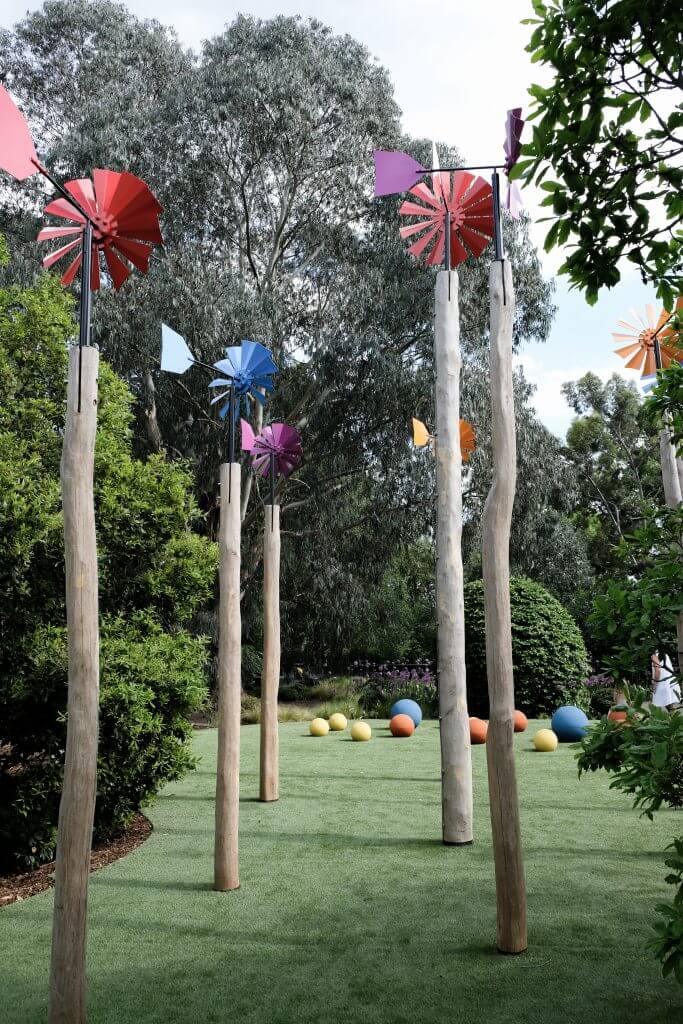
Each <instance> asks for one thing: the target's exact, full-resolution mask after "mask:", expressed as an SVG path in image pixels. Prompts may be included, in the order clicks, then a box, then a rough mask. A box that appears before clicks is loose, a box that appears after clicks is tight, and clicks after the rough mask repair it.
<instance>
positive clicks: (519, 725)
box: [512, 711, 529, 732]
mask: <svg viewBox="0 0 683 1024" xmlns="http://www.w3.org/2000/svg"><path fill="white" fill-rule="evenodd" d="M512 721H513V724H514V727H515V732H526V728H527V726H528V724H529V719H528V718H527V717H526V715H525V714H524V712H523V711H515V713H514V715H513V716H512Z"/></svg>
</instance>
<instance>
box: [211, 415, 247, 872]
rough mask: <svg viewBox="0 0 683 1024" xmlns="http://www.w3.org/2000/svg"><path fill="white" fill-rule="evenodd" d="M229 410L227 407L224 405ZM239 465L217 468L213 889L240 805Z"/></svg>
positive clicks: (235, 860) (231, 860) (225, 862)
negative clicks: (217, 620) (216, 702)
mask: <svg viewBox="0 0 683 1024" xmlns="http://www.w3.org/2000/svg"><path fill="white" fill-rule="evenodd" d="M230 415H231V416H232V408H231V409H230ZM240 494H241V467H240V464H239V462H227V463H225V462H224V463H223V464H222V465H221V468H220V501H221V507H220V525H219V534H218V547H219V559H220V561H219V588H220V598H219V613H218V615H219V623H218V755H217V761H216V827H215V835H214V889H217V890H218V891H219V892H226V891H228V890H230V889H238V888H239V884H240V880H239V809H240V723H241V697H242V618H241V611H240V565H241V554H240V539H241V533H242V524H241V518H240Z"/></svg>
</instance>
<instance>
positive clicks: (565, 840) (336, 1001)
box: [0, 722, 683, 1024]
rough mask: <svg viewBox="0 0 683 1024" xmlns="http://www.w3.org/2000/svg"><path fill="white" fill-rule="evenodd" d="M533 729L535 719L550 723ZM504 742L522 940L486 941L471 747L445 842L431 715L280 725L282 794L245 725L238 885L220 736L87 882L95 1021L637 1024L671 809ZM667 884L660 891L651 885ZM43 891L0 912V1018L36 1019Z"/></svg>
mask: <svg viewBox="0 0 683 1024" xmlns="http://www.w3.org/2000/svg"><path fill="white" fill-rule="evenodd" d="M544 724H545V723H544ZM536 728H537V723H532V726H531V729H530V730H529V732H527V733H525V734H522V735H521V736H518V737H517V744H518V756H519V780H520V792H521V803H522V813H523V835H524V843H525V856H526V868H527V882H528V896H529V942H530V950H529V953H528V954H526V955H524V956H520V957H502V956H500V955H498V954H496V953H495V952H494V950H493V939H494V936H495V891H494V883H493V864H492V854H491V836H490V827H489V821H488V808H487V793H486V758H485V748H483V747H476V748H474V750H473V756H474V773H475V799H476V822H475V825H476V840H475V845H474V846H472V847H465V848H453V847H449V848H446V847H444V846H442V845H441V843H440V841H439V836H440V806H439V782H438V778H439V744H438V727H437V724H436V723H435V722H425V723H423V724H422V725H421V726H420V728H419V729H418V730H417V732H416V733H415V735H414V736H413V737H412V738H411V739H410V740H403V741H401V740H394V739H392V738H390V736H389V733H388V730H387V728H386V723H377V724H375V728H374V732H375V737H374V738H373V740H372V742H370V743H353V742H351V740H350V739H349V735H348V732H347V733H337V734H333V733H331V734H330V735H328V736H327V737H325V738H323V739H313V738H312V737H309V736H308V731H307V726H306V725H304V724H291V725H283V726H281V763H282V768H281V800H280V802H279V803H277V804H260V803H258V801H257V800H256V795H257V792H258V775H257V772H258V727H256V726H245V727H244V728H243V730H242V766H243V775H242V805H241V846H242V849H241V880H242V888H241V889H240V890H239V891H237V892H234V893H215V892H213V891H212V889H211V879H212V856H213V786H214V763H215V745H216V734H215V732H214V731H213V730H211V731H209V730H207V731H205V732H201V733H198V734H197V736H196V749H197V753H198V755H199V756H200V757H201V763H200V765H199V768H198V770H197V772H195V773H194V774H193V775H191V776H190V777H189V778H187V779H186V780H184V781H183V782H182V783H179V784H176V785H173V786H170V787H169V788H168V789H166V790H165V792H164V793H163V795H162V796H161V797H160V798H159V799H158V800H157V802H156V804H155V805H154V807H153V808H152V811H151V812H150V817H151V818H152V820H153V822H154V827H155V831H154V833H153V835H152V837H151V838H150V839H149V840H148V841H147V842H146V843H145V844H144V845H143V846H142V847H140V848H139V849H138V850H137V851H136V852H135V853H133V854H131V855H130V856H128V857H126V858H124V859H123V860H121V861H118V862H117V863H116V864H113V865H111V866H110V867H108V868H105V869H104V870H102V871H101V872H98V873H97V874H95V875H93V876H92V879H91V898H90V938H89V979H90V989H89V1000H90V1024H98V1022H107V1024H133V1022H136V1024H152V1022H154V1024H157V1022H158V1024H212V1022H218V1021H221V1022H223V1021H236V1022H239V1024H251V1022H258V1024H280V1022H283V1024H284V1022H287V1024H290V1022H291V1024H295V1022H296V1024H299V1022H316V1024H323V1022H324V1024H327V1022H335V1024H339V1022H343V1024H346V1022H349V1024H350V1022H354V1024H355V1022H359V1021H360V1022H372V1024H384V1022H387V1024H388V1022H392V1024H394V1022H396V1024H402V1022H405V1024H424V1022H444V1024H445V1022H448V1024H475V1022H477V1024H480V1022H481V1024H484V1022H486V1024H502V1022H505V1024H527V1022H528V1024H549V1022H562V1024H577V1022H586V1024H588V1022H590V1024H600V1022H610V1024H635V1022H639V1024H645V1022H648V1024H649V1022H654V1021H657V1022H669V1021H671V1022H673V1021H680V1020H681V1019H683V1017H682V1014H683V992H682V991H681V989H680V988H679V987H677V986H676V985H675V983H673V982H672V981H671V980H669V981H663V980H662V979H661V976H660V973H659V968H658V965H657V964H656V962H655V961H653V960H652V959H651V956H650V953H649V952H648V951H646V950H644V948H643V947H644V943H645V941H646V940H647V938H648V937H649V935H650V930H651V923H652V920H653V905H654V903H655V902H656V901H657V900H658V899H660V898H661V897H663V896H664V895H665V891H666V889H667V886H666V885H665V884H664V882H663V876H664V874H665V868H664V867H663V858H662V850H663V848H664V846H665V845H666V844H667V843H668V842H670V840H671V838H672V836H673V835H674V833H680V831H681V815H680V813H675V812H671V811H662V812H660V813H659V814H658V815H657V817H656V820H655V822H654V823H651V822H648V821H647V820H643V819H640V818H639V817H638V815H637V814H636V812H634V811H632V810H631V809H630V803H629V801H628V799H626V798H624V797H622V796H620V795H617V794H615V793H613V792H610V791H609V790H608V785H607V779H606V777H605V776H604V774H601V775H597V776H590V777H588V778H584V779H582V780H580V781H579V780H578V779H577V775H576V768H575V764H574V760H573V756H572V751H571V749H570V748H568V747H566V746H562V747H560V749H559V750H558V751H557V752H556V753H553V754H537V753H535V752H533V750H532V749H531V743H530V736H531V734H532V733H533V732H534V731H535V729H536ZM666 895H667V896H668V895H669V894H668V893H666ZM51 911H52V894H51V893H45V894H42V895H40V896H36V897H33V898H32V899H30V900H27V901H26V902H25V903H20V904H15V905H14V906H10V907H8V908H6V909H4V910H2V911H0V993H2V996H1V1004H0V1020H1V1021H2V1022H3V1024H34V1022H38V1021H41V1022H42V1021H44V1020H45V1019H46V1003H47V1000H46V991H47V974H48V959H49V943H50V924H51Z"/></svg>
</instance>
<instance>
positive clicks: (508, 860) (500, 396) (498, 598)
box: [482, 260, 527, 953]
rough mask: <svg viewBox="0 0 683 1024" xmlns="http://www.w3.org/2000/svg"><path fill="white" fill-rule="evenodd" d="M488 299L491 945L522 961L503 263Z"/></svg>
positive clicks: (509, 305) (506, 265) (511, 457)
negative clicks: (494, 925)
mask: <svg viewBox="0 0 683 1024" xmlns="http://www.w3.org/2000/svg"><path fill="white" fill-rule="evenodd" d="M503 274H504V275H505V298H506V301H505V304H504V303H503ZM490 294H491V363H490V375H491V424H492V435H493V482H492V484H491V490H490V491H489V494H488V497H487V499H486V505H485V507H484V515H483V523H482V564H483V576H484V610H485V615H486V671H487V675H488V687H489V731H488V736H487V740H486V760H487V764H488V778H489V803H490V808H491V827H492V830H493V853H494V860H495V870H496V902H497V910H498V934H497V945H498V949H499V950H500V951H501V952H502V953H522V952H523V951H524V950H525V949H526V948H527V933H526V887H525V882H524V863H523V860H522V841H521V834H520V823H519V804H518V797H517V777H516V773H515V751H514V744H513V736H514V728H513V712H514V705H515V693H514V678H513V670H512V631H511V620H510V523H511V520H512V506H513V503H514V499H515V484H516V477H517V453H516V440H515V407H514V397H513V389H512V327H513V321H514V313H515V304H514V303H515V298H514V291H513V286H512V271H511V268H510V262H509V261H508V260H504V261H503V262H502V263H501V262H494V263H493V264H492V266H491V274H490Z"/></svg>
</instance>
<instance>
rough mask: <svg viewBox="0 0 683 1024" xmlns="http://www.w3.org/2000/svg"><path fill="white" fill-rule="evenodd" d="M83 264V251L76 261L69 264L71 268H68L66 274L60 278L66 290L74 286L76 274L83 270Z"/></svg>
mask: <svg viewBox="0 0 683 1024" xmlns="http://www.w3.org/2000/svg"><path fill="white" fill-rule="evenodd" d="M82 262H83V252H82V251H81V252H79V254H78V256H77V257H76V259H75V260H73V261H72V262H71V263H70V264H69V266H68V267H67V268H66V272H65V273H64V274H62V276H61V278H60V280H61V282H62V284H63V285H64V287H65V288H68V287H69V285H71V284H73V282H74V280H75V278H76V274H77V273H78V271H79V270H80V269H81V263H82ZM91 280H92V277H91Z"/></svg>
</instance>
